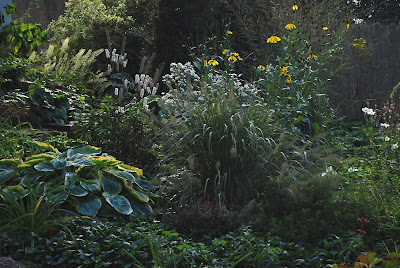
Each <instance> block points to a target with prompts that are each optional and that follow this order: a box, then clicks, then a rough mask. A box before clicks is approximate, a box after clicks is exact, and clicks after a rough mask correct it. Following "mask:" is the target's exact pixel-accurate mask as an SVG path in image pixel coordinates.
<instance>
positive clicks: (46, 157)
mask: <svg viewBox="0 0 400 268" xmlns="http://www.w3.org/2000/svg"><path fill="white" fill-rule="evenodd" d="M54 158H56V157H55V156H54V155H51V154H45V153H43V154H35V155H32V156H29V157H27V158H26V159H25V162H26V161H29V160H32V159H41V160H51V159H54Z"/></svg>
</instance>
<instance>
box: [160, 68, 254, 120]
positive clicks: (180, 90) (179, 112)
mask: <svg viewBox="0 0 400 268" xmlns="http://www.w3.org/2000/svg"><path fill="white" fill-rule="evenodd" d="M170 72H171V73H170V74H167V75H164V76H163V81H164V82H165V83H166V84H167V85H168V86H169V87H170V91H169V92H168V93H167V94H165V95H164V96H163V97H162V99H161V101H162V103H163V105H164V106H166V108H168V109H169V110H170V111H171V112H172V113H173V114H174V116H176V117H177V118H182V119H186V118H187V117H189V116H190V112H191V111H197V112H201V111H204V110H207V109H208V108H209V107H211V106H212V105H218V103H222V102H225V103H234V105H236V107H235V108H236V109H242V108H245V107H248V106H250V105H253V104H254V103H255V101H256V99H257V97H256V92H257V88H256V87H255V86H254V85H252V84H249V83H245V82H242V81H241V80H240V79H239V76H238V75H236V74H232V73H229V74H228V73H225V74H221V73H216V72H210V73H208V75H207V76H206V77H205V79H200V76H199V75H198V74H197V73H196V71H195V69H194V67H193V65H192V64H191V63H190V62H187V63H185V64H182V63H171V66H170ZM232 93H233V94H232Z"/></svg>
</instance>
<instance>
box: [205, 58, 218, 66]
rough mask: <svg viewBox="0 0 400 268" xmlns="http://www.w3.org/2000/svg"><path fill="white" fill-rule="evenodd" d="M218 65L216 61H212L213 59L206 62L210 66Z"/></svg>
mask: <svg viewBox="0 0 400 268" xmlns="http://www.w3.org/2000/svg"><path fill="white" fill-rule="evenodd" d="M218 64H219V62H218V61H216V60H214V59H211V60H209V61H208V62H207V65H212V66H216V65H218Z"/></svg>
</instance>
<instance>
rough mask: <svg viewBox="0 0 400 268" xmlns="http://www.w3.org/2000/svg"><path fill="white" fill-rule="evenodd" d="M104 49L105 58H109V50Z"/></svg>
mask: <svg viewBox="0 0 400 268" xmlns="http://www.w3.org/2000/svg"><path fill="white" fill-rule="evenodd" d="M104 51H105V52H106V57H107V59H109V58H110V51H109V50H108V49H107V48H106V49H105V50H104Z"/></svg>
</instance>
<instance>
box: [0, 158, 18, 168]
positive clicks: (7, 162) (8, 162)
mask: <svg viewBox="0 0 400 268" xmlns="http://www.w3.org/2000/svg"><path fill="white" fill-rule="evenodd" d="M21 163H22V160H21V159H19V158H10V159H1V160H0V169H1V168H5V169H7V168H9V167H14V166H17V165H19V164H21Z"/></svg>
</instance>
